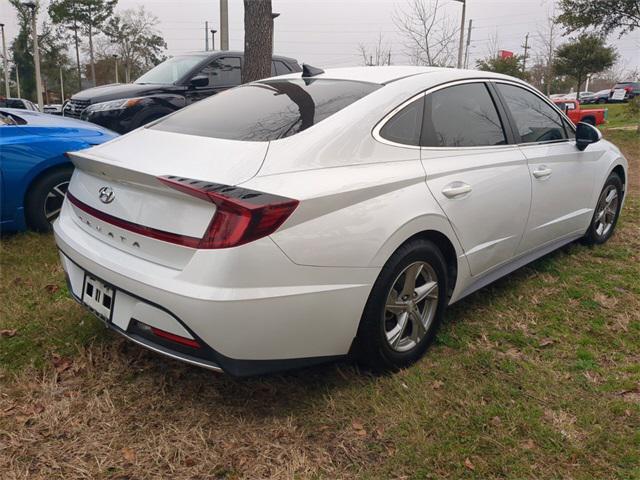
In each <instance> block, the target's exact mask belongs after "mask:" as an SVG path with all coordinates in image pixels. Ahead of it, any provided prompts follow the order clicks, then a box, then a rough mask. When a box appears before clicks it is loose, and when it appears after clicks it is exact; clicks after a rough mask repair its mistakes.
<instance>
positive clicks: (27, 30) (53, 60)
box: [9, 0, 69, 99]
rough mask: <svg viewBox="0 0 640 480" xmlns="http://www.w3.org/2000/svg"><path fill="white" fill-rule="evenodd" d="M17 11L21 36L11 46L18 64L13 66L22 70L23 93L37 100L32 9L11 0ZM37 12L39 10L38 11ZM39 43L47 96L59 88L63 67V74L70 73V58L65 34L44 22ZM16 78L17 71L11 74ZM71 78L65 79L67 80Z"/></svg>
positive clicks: (18, 0)
mask: <svg viewBox="0 0 640 480" xmlns="http://www.w3.org/2000/svg"><path fill="white" fill-rule="evenodd" d="M10 1H11V4H12V5H13V6H14V8H15V9H16V11H17V16H18V25H19V30H18V35H17V36H16V37H15V39H14V40H13V42H12V43H11V46H10V47H9V49H10V50H11V54H12V57H13V60H14V63H15V67H14V69H16V68H17V69H18V71H19V73H20V93H21V95H22V96H23V97H24V98H29V99H34V98H35V96H36V76H35V68H34V63H33V38H32V34H31V11H30V9H29V8H28V7H25V6H24V5H23V4H22V2H21V1H20V0H10ZM36 11H37V10H36ZM38 44H39V47H40V74H41V76H42V80H43V84H44V87H45V90H46V91H45V95H47V96H48V93H49V91H50V90H59V89H60V70H61V69H62V73H63V76H64V77H68V73H69V69H68V66H69V57H68V56H67V53H66V52H67V45H66V44H65V42H64V35H63V33H62V32H61V31H60V30H59V29H56V28H54V27H53V26H52V25H51V24H50V23H47V22H45V23H44V24H43V25H42V27H41V28H40V29H39V33H38ZM11 76H13V77H14V78H15V72H13V73H12V75H11ZM68 80H69V79H68V78H67V79H66V81H67V82H68Z"/></svg>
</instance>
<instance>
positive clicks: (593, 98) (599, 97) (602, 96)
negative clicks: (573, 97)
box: [580, 89, 610, 104]
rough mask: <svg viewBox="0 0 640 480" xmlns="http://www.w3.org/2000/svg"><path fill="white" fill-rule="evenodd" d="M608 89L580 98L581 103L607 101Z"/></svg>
mask: <svg viewBox="0 0 640 480" xmlns="http://www.w3.org/2000/svg"><path fill="white" fill-rule="evenodd" d="M609 94H610V90H609V89H606V90H600V91H599V92H596V93H594V94H592V95H589V96H586V97H583V98H582V100H580V101H581V102H582V103H586V104H591V103H607V102H608V101H609Z"/></svg>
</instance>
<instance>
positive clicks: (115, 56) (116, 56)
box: [113, 53, 120, 83]
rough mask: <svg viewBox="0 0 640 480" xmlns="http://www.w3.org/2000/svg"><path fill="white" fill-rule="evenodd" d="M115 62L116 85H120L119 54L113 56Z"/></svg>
mask: <svg viewBox="0 0 640 480" xmlns="http://www.w3.org/2000/svg"><path fill="white" fill-rule="evenodd" d="M113 60H114V61H115V62H116V83H120V81H119V80H118V54H117V53H114V54H113Z"/></svg>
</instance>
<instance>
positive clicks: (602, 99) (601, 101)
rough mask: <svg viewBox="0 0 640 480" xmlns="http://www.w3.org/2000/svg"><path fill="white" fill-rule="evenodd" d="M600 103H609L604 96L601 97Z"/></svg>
mask: <svg viewBox="0 0 640 480" xmlns="http://www.w3.org/2000/svg"><path fill="white" fill-rule="evenodd" d="M598 103H607V101H606V100H605V99H604V98H599V99H598Z"/></svg>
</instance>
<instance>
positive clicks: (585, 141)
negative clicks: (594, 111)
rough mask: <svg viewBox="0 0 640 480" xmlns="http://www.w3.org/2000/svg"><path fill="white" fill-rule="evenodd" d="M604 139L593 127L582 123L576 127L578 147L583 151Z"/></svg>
mask: <svg viewBox="0 0 640 480" xmlns="http://www.w3.org/2000/svg"><path fill="white" fill-rule="evenodd" d="M601 139H602V133H600V130H598V129H597V128H596V127H594V126H593V125H590V124H588V123H585V122H580V123H579V124H578V126H577V127H576V147H577V148H578V150H580V151H583V150H584V149H585V148H587V147H588V146H589V145H591V144H592V143H596V142H599V141H600V140H601Z"/></svg>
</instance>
